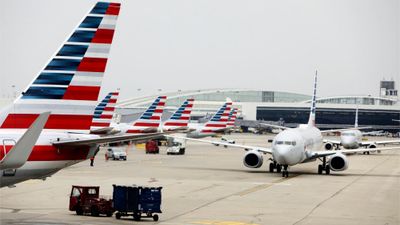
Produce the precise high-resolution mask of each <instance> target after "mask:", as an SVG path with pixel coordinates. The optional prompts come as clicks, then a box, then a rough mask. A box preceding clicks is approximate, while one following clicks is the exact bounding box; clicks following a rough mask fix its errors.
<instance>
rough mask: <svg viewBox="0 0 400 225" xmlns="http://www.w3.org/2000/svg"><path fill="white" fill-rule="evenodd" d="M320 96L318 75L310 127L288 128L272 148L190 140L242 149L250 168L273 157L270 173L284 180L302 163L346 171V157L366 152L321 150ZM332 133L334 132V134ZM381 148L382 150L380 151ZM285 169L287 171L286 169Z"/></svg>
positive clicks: (274, 140)
mask: <svg viewBox="0 0 400 225" xmlns="http://www.w3.org/2000/svg"><path fill="white" fill-rule="evenodd" d="M316 93H317V72H316V73H315V77H314V88H313V95H312V101H311V108H310V116H309V120H308V123H307V124H300V125H299V126H298V127H297V128H287V127H285V130H283V131H282V132H280V133H279V134H278V135H276V136H275V137H274V139H273V141H272V146H271V147H270V148H266V147H261V146H249V145H240V144H230V143H225V142H216V141H208V140H201V139H194V138H185V139H186V140H192V141H198V142H204V143H210V144H214V145H215V144H219V145H227V146H230V147H236V148H242V149H244V150H246V151H247V153H246V154H245V156H244V158H243V164H244V165H245V166H246V167H249V168H259V167H261V166H262V165H263V154H269V155H271V156H272V157H271V158H270V160H271V163H270V164H269V171H270V172H274V171H275V170H276V171H277V172H278V173H279V172H282V177H288V176H289V171H288V168H289V166H295V165H297V164H301V163H308V162H312V161H316V160H317V159H319V160H321V162H322V163H321V164H319V165H318V174H322V173H323V172H325V174H330V171H331V170H332V171H344V170H346V169H347V168H348V166H349V160H348V159H347V157H346V154H350V153H357V152H362V151H365V150H359V149H350V150H337V151H332V150H330V151H328V150H326V151H318V150H320V147H321V146H322V132H321V131H320V130H319V129H318V128H317V127H316V126H315V112H316ZM330 132H332V130H331V131H330ZM377 149H378V148H377ZM393 149H397V150H399V149H400V148H399V147H387V148H379V150H381V151H383V150H393ZM282 169H283V170H282Z"/></svg>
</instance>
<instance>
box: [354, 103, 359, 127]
mask: <svg viewBox="0 0 400 225" xmlns="http://www.w3.org/2000/svg"><path fill="white" fill-rule="evenodd" d="M354 127H355V128H357V127H358V106H357V108H356V119H355V121H354Z"/></svg>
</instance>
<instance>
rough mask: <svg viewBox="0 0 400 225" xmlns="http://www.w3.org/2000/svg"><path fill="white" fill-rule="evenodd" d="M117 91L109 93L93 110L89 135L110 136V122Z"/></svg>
mask: <svg viewBox="0 0 400 225" xmlns="http://www.w3.org/2000/svg"><path fill="white" fill-rule="evenodd" d="M118 95H119V91H118V90H117V91H114V92H109V93H108V94H107V95H106V97H104V99H103V100H102V101H101V102H100V103H99V104H98V105H97V106H96V109H95V110H94V115H93V120H92V125H91V127H90V133H91V134H110V133H111V131H112V129H113V128H112V127H111V126H110V125H111V122H112V118H113V115H114V111H115V104H116V103H117V99H118Z"/></svg>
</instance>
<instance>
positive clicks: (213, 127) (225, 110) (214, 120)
mask: <svg viewBox="0 0 400 225" xmlns="http://www.w3.org/2000/svg"><path fill="white" fill-rule="evenodd" d="M231 107H232V102H226V103H225V104H224V105H223V106H222V107H221V108H220V109H219V110H218V111H217V113H216V114H215V115H214V116H213V117H211V119H210V120H209V121H208V122H206V123H205V124H204V127H203V129H202V130H201V132H202V133H213V132H216V131H218V130H223V129H225V128H226V126H227V123H228V120H229V114H230V111H231Z"/></svg>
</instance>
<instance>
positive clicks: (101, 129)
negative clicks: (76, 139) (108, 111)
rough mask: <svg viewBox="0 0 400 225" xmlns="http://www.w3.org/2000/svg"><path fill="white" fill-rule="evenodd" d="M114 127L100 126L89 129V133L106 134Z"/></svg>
mask: <svg viewBox="0 0 400 225" xmlns="http://www.w3.org/2000/svg"><path fill="white" fill-rule="evenodd" d="M113 129H114V128H113V127H102V128H99V129H93V130H91V131H90V133H91V134H108V133H110V132H111V131H112V130H113Z"/></svg>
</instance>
